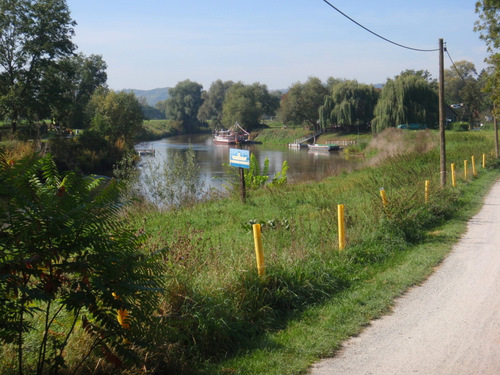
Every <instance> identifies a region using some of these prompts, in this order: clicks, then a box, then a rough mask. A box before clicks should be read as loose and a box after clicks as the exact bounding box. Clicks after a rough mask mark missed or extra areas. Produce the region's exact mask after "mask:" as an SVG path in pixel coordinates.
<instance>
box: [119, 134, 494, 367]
mask: <svg viewBox="0 0 500 375" xmlns="http://www.w3.org/2000/svg"><path fill="white" fill-rule="evenodd" d="M423 134H427V135H425V136H424V135H423ZM429 134H433V133H429V132H413V133H408V132H406V133H404V132H397V131H395V132H394V133H391V134H388V135H385V136H383V135H380V136H378V137H377V138H378V140H377V144H378V146H377V145H372V146H369V147H374V148H376V147H378V151H377V152H376V154H377V155H379V156H378V157H377V159H372V161H371V162H369V163H368V164H367V167H366V168H364V169H362V170H359V171H355V172H352V173H349V174H340V175H339V176H334V177H330V178H328V179H326V180H324V181H321V182H319V183H304V184H298V185H294V186H285V187H281V188H279V189H264V190H260V191H255V192H252V193H251V194H250V197H249V199H248V202H247V204H246V205H242V204H241V203H240V202H239V200H238V199H236V198H235V199H225V200H221V201H207V202H204V203H200V204H197V205H196V206H195V207H193V208H186V209H180V210H176V211H171V212H159V211H155V210H150V209H142V210H138V211H132V212H131V213H130V217H129V219H130V221H132V222H135V225H137V228H138V229H140V230H141V231H143V232H144V233H146V234H148V235H149V236H150V240H149V244H148V246H149V247H150V248H151V250H155V249H160V248H165V247H166V248H168V249H169V255H168V257H167V258H166V259H165V261H166V262H168V264H169V272H168V275H166V277H167V279H168V280H169V286H168V290H167V293H166V294H165V296H164V309H165V314H166V316H168V317H169V318H168V319H167V320H165V321H164V324H166V325H167V326H168V332H169V334H168V337H167V336H166V337H163V338H162V339H163V340H166V342H167V343H168V344H166V345H167V347H168V348H170V350H166V351H165V353H166V354H165V355H164V356H163V357H162V358H161V363H162V366H165V367H166V368H169V369H171V371H174V372H175V371H181V372H184V373H189V371H201V372H202V373H214V374H216V373H235V374H261V373H267V374H283V373H289V374H294V373H297V374H298V373H300V372H303V371H304V370H305V369H306V368H307V366H308V365H309V364H310V363H312V362H313V361H314V360H316V359H318V358H320V357H321V356H323V355H326V354H329V353H331V352H332V350H334V349H335V348H336V347H338V345H339V343H340V342H341V340H342V339H344V338H346V337H348V336H349V335H352V334H355V333H356V332H358V331H359V330H360V329H361V328H362V327H363V326H364V325H365V324H367V322H368V321H369V320H370V319H372V318H374V317H376V316H379V315H380V314H382V313H383V312H385V311H387V309H388V308H389V306H390V304H391V301H392V299H393V298H394V297H395V296H397V295H399V294H400V293H402V292H403V291H404V290H405V289H406V288H408V287H409V286H411V285H414V284H415V283H418V282H420V281H421V280H422V279H424V278H425V277H426V276H427V275H428V274H429V273H430V272H432V269H433V267H434V266H435V265H436V264H438V263H439V262H440V261H441V259H442V258H443V257H444V256H445V255H446V254H447V252H448V251H449V250H450V248H451V245H452V244H453V243H454V242H455V241H456V240H457V238H458V237H459V235H460V233H461V232H462V231H463V230H464V227H465V222H466V220H467V219H468V218H469V217H470V216H471V215H472V213H474V212H475V211H476V210H477V209H478V207H479V205H480V199H478V198H479V197H480V196H482V195H483V194H484V193H485V192H486V191H487V189H488V187H489V186H491V184H492V183H493V181H495V180H496V178H497V177H498V170H497V169H496V165H497V164H496V162H495V161H494V160H493V159H492V158H491V155H490V152H491V150H492V149H493V133H491V132H476V133H454V132H450V133H447V141H448V144H447V149H448V162H449V163H451V162H455V163H456V165H463V160H465V159H468V160H470V157H471V155H475V157H476V160H481V155H482V154H483V153H486V155H487V156H488V157H487V165H486V168H485V169H482V167H480V166H479V165H477V166H476V167H477V168H478V175H477V177H474V178H473V177H472V176H471V175H470V173H471V172H470V171H469V176H468V180H467V181H465V176H463V175H462V174H463V171H460V172H459V173H460V174H459V180H458V183H457V187H455V188H452V187H451V186H450V181H451V180H450V179H449V182H448V186H447V187H446V188H445V189H440V187H439V181H440V176H439V152H438V150H437V148H436V144H437V142H436V138H435V137H433V136H431V135H429ZM435 135H436V134H435V133H434V136H435ZM384 138H385V139H384ZM389 151H391V152H392V154H391V153H389ZM408 152H409V153H408ZM382 155H385V156H384V157H382ZM469 167H470V165H469ZM425 180H429V181H430V185H431V190H430V195H429V201H428V202H427V203H425V199H424V188H423V187H424V181H425ZM381 187H384V188H385V191H386V193H387V197H388V202H389V203H388V205H387V206H384V205H383V204H382V203H381V200H380V196H379V189H380V188H381ZM338 204H344V205H345V208H346V223H347V249H346V250H345V251H344V252H342V253H339V251H338V232H337V224H338V223H337V205H338ZM253 223H261V224H262V226H263V228H264V229H263V241H264V258H265V262H266V275H265V276H264V277H261V278H259V277H258V276H257V272H256V266H255V255H254V250H253V239H252V238H253V237H252V232H251V225H252V224H253ZM151 334H152V335H154V334H155V333H154V332H151Z"/></svg>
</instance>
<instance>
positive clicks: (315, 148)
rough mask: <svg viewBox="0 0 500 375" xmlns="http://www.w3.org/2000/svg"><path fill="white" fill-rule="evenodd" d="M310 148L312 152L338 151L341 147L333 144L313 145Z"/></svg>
mask: <svg viewBox="0 0 500 375" xmlns="http://www.w3.org/2000/svg"><path fill="white" fill-rule="evenodd" d="M307 147H309V150H311V151H338V150H339V148H340V146H339V145H333V144H318V143H315V144H312V145H307Z"/></svg>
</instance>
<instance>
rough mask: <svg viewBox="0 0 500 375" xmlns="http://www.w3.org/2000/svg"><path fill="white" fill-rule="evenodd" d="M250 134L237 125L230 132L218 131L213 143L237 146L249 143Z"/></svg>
mask: <svg viewBox="0 0 500 375" xmlns="http://www.w3.org/2000/svg"><path fill="white" fill-rule="evenodd" d="M249 136H250V133H249V132H247V131H246V130H245V129H243V128H242V127H241V126H240V124H238V123H236V124H234V126H233V127H232V128H231V129H229V130H216V131H215V133H214V137H213V142H214V143H217V144H226V145H235V144H238V143H246V142H248V138H249Z"/></svg>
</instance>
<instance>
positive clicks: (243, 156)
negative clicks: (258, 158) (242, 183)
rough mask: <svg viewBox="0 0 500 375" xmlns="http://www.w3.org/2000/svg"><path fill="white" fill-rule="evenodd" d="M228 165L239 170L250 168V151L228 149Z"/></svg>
mask: <svg viewBox="0 0 500 375" xmlns="http://www.w3.org/2000/svg"><path fill="white" fill-rule="evenodd" d="M229 165H230V166H232V167H239V168H247V169H249V168H250V151H249V150H240V149H238V148H230V149H229Z"/></svg>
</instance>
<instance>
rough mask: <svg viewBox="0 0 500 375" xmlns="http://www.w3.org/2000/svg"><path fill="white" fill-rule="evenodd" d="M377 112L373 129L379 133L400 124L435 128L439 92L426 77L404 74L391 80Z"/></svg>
mask: <svg viewBox="0 0 500 375" xmlns="http://www.w3.org/2000/svg"><path fill="white" fill-rule="evenodd" d="M374 115H375V118H374V119H373V122H372V131H373V132H376V133H378V132H380V131H382V130H383V129H385V128H388V127H391V126H397V125H398V124H409V123H419V124H425V125H427V126H428V127H435V126H436V124H437V121H438V115H439V106H438V94H437V92H436V91H435V89H434V88H433V86H432V85H431V83H430V82H429V81H428V80H426V79H425V78H422V77H421V76H416V75H400V76H398V77H396V79H388V80H387V83H386V84H385V86H384V88H383V89H382V92H381V93H380V99H379V101H378V103H377V105H376V107H375V110H374Z"/></svg>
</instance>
